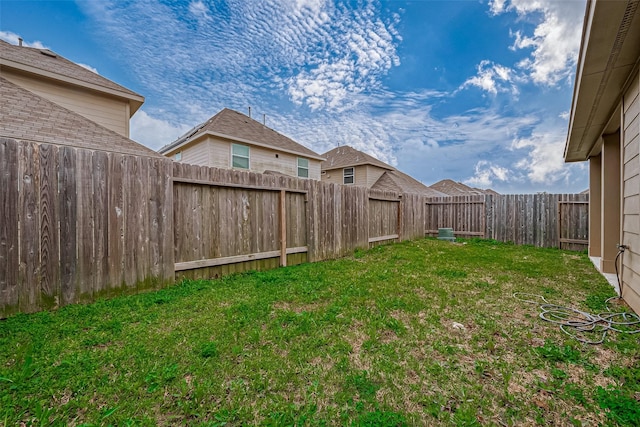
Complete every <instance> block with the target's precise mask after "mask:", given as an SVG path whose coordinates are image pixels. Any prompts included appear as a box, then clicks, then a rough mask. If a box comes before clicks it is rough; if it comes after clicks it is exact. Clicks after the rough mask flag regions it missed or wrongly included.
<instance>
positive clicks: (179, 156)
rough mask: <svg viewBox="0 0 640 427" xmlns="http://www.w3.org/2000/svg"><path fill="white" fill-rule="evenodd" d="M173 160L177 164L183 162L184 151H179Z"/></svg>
mask: <svg viewBox="0 0 640 427" xmlns="http://www.w3.org/2000/svg"><path fill="white" fill-rule="evenodd" d="M173 160H175V161H176V162H179V161H180V160H182V151H178V152H177V153H176V154H174V155H173Z"/></svg>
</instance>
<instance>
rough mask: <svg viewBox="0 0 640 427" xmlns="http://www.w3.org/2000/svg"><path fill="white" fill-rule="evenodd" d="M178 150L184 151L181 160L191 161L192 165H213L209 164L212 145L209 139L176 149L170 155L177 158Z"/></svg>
mask: <svg viewBox="0 0 640 427" xmlns="http://www.w3.org/2000/svg"><path fill="white" fill-rule="evenodd" d="M178 152H180V153H182V157H181V159H180V161H181V162H184V163H189V164H191V165H200V166H211V165H210V164H209V162H210V157H211V154H210V153H211V147H210V144H209V143H208V142H207V141H201V142H200V143H198V144H193V145H190V146H188V147H184V148H183V149H181V150H178V151H175V152H174V153H173V155H171V156H170V157H171V158H172V159H175V154H176V153H178ZM218 167H219V166H218Z"/></svg>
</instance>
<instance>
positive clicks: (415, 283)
mask: <svg viewBox="0 0 640 427" xmlns="http://www.w3.org/2000/svg"><path fill="white" fill-rule="evenodd" d="M514 292H528V293H537V294H540V295H544V296H545V297H546V298H547V300H549V301H550V302H553V303H558V304H564V305H571V306H574V307H576V308H579V309H582V310H587V311H588V310H591V308H594V309H596V311H599V310H600V309H601V307H602V303H603V301H604V300H605V299H606V298H607V297H609V296H612V295H613V291H612V289H611V288H610V287H609V285H608V284H607V283H606V281H605V280H604V279H603V278H602V277H601V276H600V275H599V274H597V273H596V272H595V270H594V269H593V267H592V265H591V264H590V262H589V260H588V259H587V257H586V255H584V254H576V253H571V252H563V251H559V250H544V249H536V248H532V247H517V246H513V245H505V244H498V243H495V242H491V241H482V240H471V241H467V242H465V244H451V243H448V242H440V241H437V240H429V239H426V240H419V241H414V242H406V243H402V244H397V245H390V246H381V247H376V248H374V249H372V250H370V251H358V252H357V253H356V254H354V256H353V257H350V258H345V259H340V260H337V261H331V262H324V263H317V264H305V265H300V266H295V267H289V268H283V269H278V270H273V271H268V272H252V273H247V274H242V275H236V276H232V277H227V278H225V279H222V280H218V281H211V282H208V281H187V282H183V283H181V284H179V285H176V286H174V287H171V288H168V289H165V290H163V291H160V292H154V293H147V294H143V295H137V296H130V297H122V298H116V299H112V300H109V301H100V302H98V303H96V304H92V305H87V306H79V305H76V306H69V307H65V308H63V309H60V310H59V311H56V312H51V313H38V314H33V315H19V316H15V317H12V318H9V319H7V320H4V321H1V322H0V424H2V423H4V424H5V425H17V424H20V423H24V424H26V425H55V424H58V425H68V424H70V425H80V424H85V425H89V424H90V425H156V424H160V425H174V424H182V425H184V424H189V425H191V424H203V425H208V426H222V425H244V424H251V425H254V424H258V425H269V426H276V425H311V426H316V425H353V426H377V425H460V426H474V425H536V424H539V425H596V424H604V425H639V424H640V403H639V399H640V344H639V340H638V336H637V335H635V336H633V335H622V334H615V333H612V334H610V335H609V336H608V337H607V340H606V342H605V343H604V344H603V345H600V346H586V345H582V344H580V343H578V342H576V341H575V340H572V339H571V338H569V337H568V336H567V335H565V334H563V333H562V332H561V331H560V330H559V329H558V328H557V327H555V326H554V325H552V324H550V323H546V322H544V321H542V320H540V319H539V318H538V317H537V315H538V312H537V309H536V307H535V306H533V305H529V304H523V303H522V302H520V301H518V300H516V299H514V298H513V297H512V294H513V293H514ZM454 322H455V323H456V324H455V325H454ZM458 324H460V325H462V327H460V325H458Z"/></svg>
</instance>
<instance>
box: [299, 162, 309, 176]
mask: <svg viewBox="0 0 640 427" xmlns="http://www.w3.org/2000/svg"><path fill="white" fill-rule="evenodd" d="M298 176H299V177H300V178H309V159H304V158H302V157H298Z"/></svg>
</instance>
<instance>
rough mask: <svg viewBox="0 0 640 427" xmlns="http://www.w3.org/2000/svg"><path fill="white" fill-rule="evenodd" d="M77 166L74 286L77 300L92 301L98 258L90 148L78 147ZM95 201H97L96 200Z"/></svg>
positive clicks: (91, 153)
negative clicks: (76, 261) (76, 235)
mask: <svg viewBox="0 0 640 427" xmlns="http://www.w3.org/2000/svg"><path fill="white" fill-rule="evenodd" d="M77 154H78V166H79V167H78V168H77V179H78V184H77V190H76V193H77V201H76V211H77V222H78V274H77V278H76V289H77V290H78V301H91V299H92V297H93V291H94V288H95V286H96V283H95V282H96V268H97V264H98V262H99V260H97V259H96V258H95V247H94V242H95V239H96V235H95V204H96V200H99V197H97V196H98V195H97V194H95V192H94V187H93V179H94V177H95V176H96V175H97V173H98V171H97V168H96V167H94V163H93V152H92V151H89V150H78V151H77ZM97 203H100V202H99V201H98V202H97Z"/></svg>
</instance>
